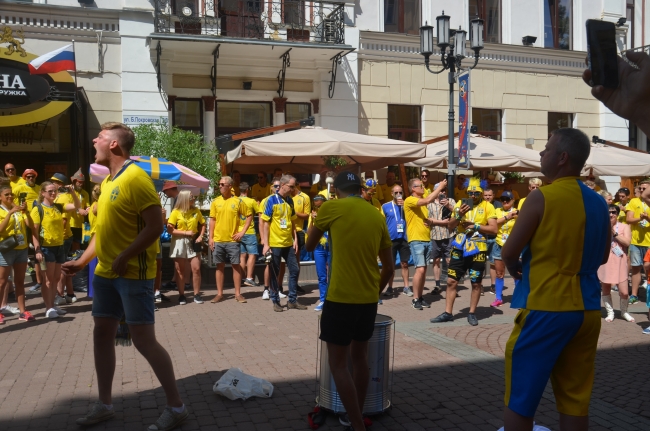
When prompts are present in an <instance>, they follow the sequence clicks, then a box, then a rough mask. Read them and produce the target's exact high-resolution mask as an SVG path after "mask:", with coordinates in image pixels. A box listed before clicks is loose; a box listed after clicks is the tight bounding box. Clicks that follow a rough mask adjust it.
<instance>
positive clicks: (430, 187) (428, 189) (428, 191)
mask: <svg viewBox="0 0 650 431" xmlns="http://www.w3.org/2000/svg"><path fill="white" fill-rule="evenodd" d="M422 185H424V183H422ZM433 186H434V184H427V186H426V187H424V195H422V197H423V198H426V197H427V196H429V195H430V194H431V192H432V191H434V190H435V189H434V188H433Z"/></svg>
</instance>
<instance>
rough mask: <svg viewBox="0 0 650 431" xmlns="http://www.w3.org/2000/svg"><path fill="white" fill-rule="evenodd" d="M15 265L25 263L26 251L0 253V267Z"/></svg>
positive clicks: (14, 250)
mask: <svg viewBox="0 0 650 431" xmlns="http://www.w3.org/2000/svg"><path fill="white" fill-rule="evenodd" d="M17 263H27V249H26V248H24V249H22V250H16V249H15V248H14V249H13V250H9V251H3V252H2V253H0V266H14V265H15V264H17Z"/></svg>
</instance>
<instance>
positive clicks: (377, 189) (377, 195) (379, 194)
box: [373, 184, 384, 202]
mask: <svg viewBox="0 0 650 431" xmlns="http://www.w3.org/2000/svg"><path fill="white" fill-rule="evenodd" d="M373 198H375V199H377V200H378V201H379V202H381V201H383V200H384V191H383V190H382V188H381V186H380V185H379V184H377V186H376V187H375V194H374V196H373Z"/></svg>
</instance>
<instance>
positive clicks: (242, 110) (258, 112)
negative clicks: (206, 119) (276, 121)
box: [215, 100, 273, 136]
mask: <svg viewBox="0 0 650 431" xmlns="http://www.w3.org/2000/svg"><path fill="white" fill-rule="evenodd" d="M215 109H216V111H217V113H216V115H215V117H216V122H217V124H216V134H217V136H220V135H225V134H231V133H238V132H244V131H247V130H251V129H259V128H260V127H268V126H270V125H271V116H272V112H273V110H272V107H271V102H236V101H222V100H217V102H216V104H215Z"/></svg>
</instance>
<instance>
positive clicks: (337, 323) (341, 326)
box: [320, 300, 377, 346]
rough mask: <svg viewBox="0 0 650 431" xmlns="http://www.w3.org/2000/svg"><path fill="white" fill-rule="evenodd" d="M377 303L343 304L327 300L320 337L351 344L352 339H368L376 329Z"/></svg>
mask: <svg viewBox="0 0 650 431" xmlns="http://www.w3.org/2000/svg"><path fill="white" fill-rule="evenodd" d="M375 317H377V303H376V302H375V303H373V304H343V303H341V302H332V301H328V300H325V304H324V305H323V314H322V315H321V319H320V339H321V340H323V341H325V342H326V343H332V344H337V345H339V346H349V345H350V343H351V342H352V340H354V341H360V342H364V341H368V340H369V339H370V337H372V333H373V332H374V331H375Z"/></svg>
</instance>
